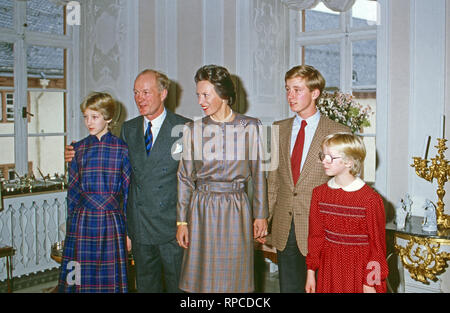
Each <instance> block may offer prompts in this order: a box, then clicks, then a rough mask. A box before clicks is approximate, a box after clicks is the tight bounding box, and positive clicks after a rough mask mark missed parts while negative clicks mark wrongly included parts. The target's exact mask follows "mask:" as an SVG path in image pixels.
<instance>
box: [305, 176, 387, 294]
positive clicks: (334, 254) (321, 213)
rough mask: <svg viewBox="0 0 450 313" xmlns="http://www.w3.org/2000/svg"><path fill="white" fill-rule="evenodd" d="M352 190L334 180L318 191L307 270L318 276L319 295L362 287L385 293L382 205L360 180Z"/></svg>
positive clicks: (315, 192) (312, 211)
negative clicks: (339, 185)
mask: <svg viewBox="0 0 450 313" xmlns="http://www.w3.org/2000/svg"><path fill="white" fill-rule="evenodd" d="M350 185H352V186H347V187H344V188H338V186H337V185H336V183H335V182H334V179H331V180H330V181H329V182H328V183H325V184H323V185H320V186H318V187H316V188H315V189H314V190H313V194H312V199H311V208H310V215H309V235H308V255H307V257H306V264H307V267H308V269H312V270H315V271H317V283H316V292H319V293H325V292H335V293H344V292H349V293H359V292H363V284H364V285H367V286H373V287H375V289H376V291H377V292H386V277H387V275H388V266H387V262H386V241H385V212H384V205H383V201H382V199H381V197H380V195H379V194H378V193H377V192H376V191H374V190H373V189H372V188H371V187H370V186H368V185H367V184H365V183H364V182H363V181H362V180H361V179H359V178H357V179H356V180H355V181H354V182H353V183H352V184H350ZM346 190H347V191H346Z"/></svg>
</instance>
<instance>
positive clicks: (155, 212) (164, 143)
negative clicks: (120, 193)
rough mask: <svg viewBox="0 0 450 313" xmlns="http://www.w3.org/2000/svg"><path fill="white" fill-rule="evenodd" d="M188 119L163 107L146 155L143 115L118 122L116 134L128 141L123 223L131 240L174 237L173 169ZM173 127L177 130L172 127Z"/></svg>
mask: <svg viewBox="0 0 450 313" xmlns="http://www.w3.org/2000/svg"><path fill="white" fill-rule="evenodd" d="M188 121H190V120H189V119H187V118H185V117H183V116H180V115H177V114H174V113H172V112H170V111H169V110H167V115H166V118H165V119H164V122H163V124H162V125H161V129H160V131H159V134H158V137H156V140H155V142H154V143H153V147H152V150H151V153H150V156H147V152H146V149H145V142H144V117H143V116H138V117H136V118H134V119H132V120H129V121H127V122H125V123H124V124H123V126H122V130H121V134H120V136H121V138H122V139H123V140H124V141H125V142H126V143H127V145H128V154H129V158H130V163H131V168H132V171H131V172H132V173H131V182H130V188H129V194H128V208H127V227H128V236H129V237H130V238H131V240H132V241H133V242H137V243H140V244H162V243H166V242H169V241H171V240H173V239H175V235H176V227H177V226H176V216H177V170H178V164H179V159H180V157H181V152H182V150H181V146H182V138H181V137H182V135H183V125H184V124H185V123H187V122H188ZM174 127H178V130H177V131H173V129H174ZM177 148H178V149H177Z"/></svg>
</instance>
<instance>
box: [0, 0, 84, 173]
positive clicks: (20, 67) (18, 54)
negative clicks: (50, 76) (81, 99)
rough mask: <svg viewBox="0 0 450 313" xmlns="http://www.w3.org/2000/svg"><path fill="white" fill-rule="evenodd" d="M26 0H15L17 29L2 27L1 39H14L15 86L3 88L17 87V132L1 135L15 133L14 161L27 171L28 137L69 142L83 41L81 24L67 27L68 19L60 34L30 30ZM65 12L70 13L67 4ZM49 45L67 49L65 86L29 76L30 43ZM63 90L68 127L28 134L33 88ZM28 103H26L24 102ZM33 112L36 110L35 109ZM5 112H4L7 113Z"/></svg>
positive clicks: (77, 89)
mask: <svg viewBox="0 0 450 313" xmlns="http://www.w3.org/2000/svg"><path fill="white" fill-rule="evenodd" d="M26 8H27V2H26V1H14V12H13V23H14V29H8V28H0V42H5V43H11V44H13V45H14V86H12V87H1V88H0V89H1V90H2V91H3V90H5V89H6V88H8V89H9V90H14V112H15V119H14V133H13V134H2V135H0V137H14V164H15V166H16V172H17V173H18V174H19V175H24V174H26V173H28V171H29V160H28V138H29V137H44V136H64V142H65V143H66V142H67V135H68V129H72V128H73V126H72V124H73V121H72V120H71V119H70V117H71V116H72V115H73V111H72V110H71V109H68V108H72V107H73V103H74V102H75V101H74V100H76V99H77V98H78V95H79V86H78V85H77V84H75V78H76V77H79V68H80V66H79V63H80V62H79V55H80V50H79V49H80V48H79V45H77V44H76V42H78V41H79V31H80V30H79V27H77V26H72V27H67V25H66V22H65V21H64V34H63V35H57V34H51V33H44V32H42V33H39V32H35V31H30V30H28V29H27V28H26ZM63 16H64V17H65V16H66V9H65V7H64V11H63ZM32 45H36V46H47V47H54V48H62V49H65V59H64V64H65V79H66V86H65V88H46V89H44V88H33V87H29V86H28V76H27V55H26V53H27V51H26V50H27V47H28V46H32ZM30 91H45V92H52V91H54V92H63V93H64V94H65V109H64V112H65V116H64V118H65V125H66V126H65V129H64V132H62V133H43V134H28V121H29V118H22V114H17V112H19V113H21V112H22V108H23V107H25V106H26V107H27V109H28V111H29V107H30V104H29V92H30ZM24 104H26V105H24ZM31 113H32V112H31ZM4 114H5V113H3V115H4Z"/></svg>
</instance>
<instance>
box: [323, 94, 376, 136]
mask: <svg viewBox="0 0 450 313" xmlns="http://www.w3.org/2000/svg"><path fill="white" fill-rule="evenodd" d="M317 108H318V109H319V111H320V113H321V114H324V115H325V116H327V117H328V118H330V119H331V120H333V121H336V122H338V123H341V124H343V125H345V126H348V127H350V129H351V131H352V132H353V133H355V132H358V131H360V130H361V128H363V127H368V126H370V122H369V116H370V115H371V114H373V112H372V108H371V107H370V106H369V105H364V106H363V105H361V104H359V103H357V102H356V101H355V100H354V99H353V96H352V95H351V94H344V93H342V92H339V91H335V92H334V93H329V92H326V91H324V92H322V95H321V96H320V98H319V101H318V103H317Z"/></svg>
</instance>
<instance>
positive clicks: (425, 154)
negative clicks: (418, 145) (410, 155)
mask: <svg viewBox="0 0 450 313" xmlns="http://www.w3.org/2000/svg"><path fill="white" fill-rule="evenodd" d="M430 139H431V136H427V137H426V138H425V146H424V147H423V159H424V160H426V159H427V156H428V146H429V145H430Z"/></svg>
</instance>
